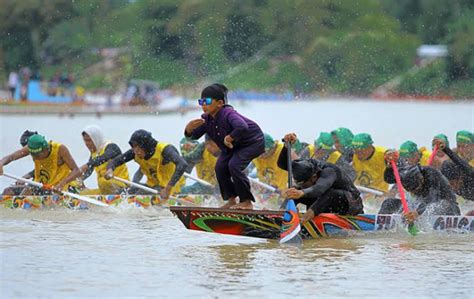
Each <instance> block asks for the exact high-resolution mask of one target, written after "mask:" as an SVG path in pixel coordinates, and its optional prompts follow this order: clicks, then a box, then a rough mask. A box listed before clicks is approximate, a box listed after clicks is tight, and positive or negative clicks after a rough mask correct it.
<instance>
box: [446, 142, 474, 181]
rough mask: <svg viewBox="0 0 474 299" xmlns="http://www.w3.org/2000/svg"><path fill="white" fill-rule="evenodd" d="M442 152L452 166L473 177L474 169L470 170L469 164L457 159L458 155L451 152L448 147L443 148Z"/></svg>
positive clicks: (459, 158)
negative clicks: (452, 163)
mask: <svg viewBox="0 0 474 299" xmlns="http://www.w3.org/2000/svg"><path fill="white" fill-rule="evenodd" d="M443 152H444V153H445V154H446V155H447V156H448V157H449V158H450V159H451V160H452V161H453V162H454V164H456V165H458V166H459V167H461V169H462V171H463V172H464V173H466V174H469V175H470V176H474V168H472V167H471V165H469V163H467V162H466V161H464V160H463V159H461V157H459V155H458V154H456V153H455V152H453V151H452V150H451V149H450V148H449V147H445V148H443Z"/></svg>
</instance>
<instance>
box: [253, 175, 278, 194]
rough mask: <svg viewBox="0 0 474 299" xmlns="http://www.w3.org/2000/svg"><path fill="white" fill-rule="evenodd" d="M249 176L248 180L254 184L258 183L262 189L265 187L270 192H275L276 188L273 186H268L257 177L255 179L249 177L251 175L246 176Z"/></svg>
mask: <svg viewBox="0 0 474 299" xmlns="http://www.w3.org/2000/svg"><path fill="white" fill-rule="evenodd" d="M248 178H249V181H250V182H251V183H253V184H255V185H258V186H260V187H262V188H264V189H267V190H268V191H270V192H276V191H277V189H276V188H275V187H273V186H270V185H268V184H265V183H264V182H262V181H260V180H259V179H256V178H251V177H248Z"/></svg>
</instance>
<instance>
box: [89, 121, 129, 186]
mask: <svg viewBox="0 0 474 299" xmlns="http://www.w3.org/2000/svg"><path fill="white" fill-rule="evenodd" d="M81 135H82V139H83V140H84V144H85V145H86V147H87V149H88V150H89V152H90V153H91V155H90V157H89V161H88V162H87V163H86V164H84V165H82V166H81V167H80V169H81V173H82V176H81V178H82V180H85V179H87V178H88V177H89V176H90V175H91V174H92V172H93V171H94V170H95V172H96V175H97V185H98V188H97V189H85V190H82V191H81V194H83V195H106V194H120V193H121V192H122V191H123V189H124V188H126V187H127V185H126V184H124V183H122V182H119V181H117V180H107V179H106V178H105V173H106V171H107V168H106V166H107V163H108V162H109V161H111V160H112V159H113V158H115V157H117V156H119V155H120V154H122V151H121V150H120V147H119V146H118V145H117V144H116V143H113V142H111V141H108V140H106V139H105V137H104V133H103V132H102V129H101V128H100V127H99V126H96V125H91V126H87V127H85V128H84V130H83V131H82V134H81ZM113 175H114V176H115V177H119V178H122V179H125V180H128V179H129V177H128V168H127V165H126V164H123V165H120V166H119V167H117V168H115V169H114V172H113Z"/></svg>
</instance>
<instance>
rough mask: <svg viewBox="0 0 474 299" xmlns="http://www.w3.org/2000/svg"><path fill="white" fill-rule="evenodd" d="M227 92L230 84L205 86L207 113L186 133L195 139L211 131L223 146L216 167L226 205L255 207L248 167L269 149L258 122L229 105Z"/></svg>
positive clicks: (192, 122)
mask: <svg viewBox="0 0 474 299" xmlns="http://www.w3.org/2000/svg"><path fill="white" fill-rule="evenodd" d="M227 93H228V89H227V87H225V86H224V85H222V84H218V83H215V84H212V85H210V86H207V87H206V88H204V89H203V90H202V92H201V98H200V99H199V100H198V102H199V105H201V106H202V110H203V111H204V114H202V115H201V118H200V119H195V120H192V121H190V122H189V123H188V124H187V125H186V128H185V133H184V134H185V136H187V137H191V138H192V139H199V138H200V137H201V136H202V135H204V134H208V135H209V137H210V138H211V139H212V140H213V141H214V142H215V143H216V144H217V146H218V147H219V148H220V150H221V154H220V155H219V158H218V159H217V163H216V168H215V170H216V176H217V181H218V183H219V189H220V192H221V196H222V199H223V200H224V201H227V203H226V204H225V205H224V206H223V207H222V208H236V209H252V208H253V204H252V202H253V201H255V198H254V196H253V194H252V192H251V191H250V182H249V179H248V178H247V175H246V174H245V172H244V170H245V168H247V166H248V165H249V163H250V162H251V161H252V160H253V159H255V158H257V157H258V156H259V155H261V154H262V153H263V152H265V141H264V137H263V132H262V130H261V129H260V127H259V126H258V125H257V124H256V123H255V122H254V121H252V120H250V119H248V118H246V117H244V116H242V115H241V114H239V113H238V112H237V111H236V110H234V108H233V107H232V106H230V105H228V102H227ZM237 196H238V197H239V200H240V202H239V203H237V199H236V198H237Z"/></svg>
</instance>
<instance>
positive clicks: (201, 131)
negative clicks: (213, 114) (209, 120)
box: [184, 124, 206, 140]
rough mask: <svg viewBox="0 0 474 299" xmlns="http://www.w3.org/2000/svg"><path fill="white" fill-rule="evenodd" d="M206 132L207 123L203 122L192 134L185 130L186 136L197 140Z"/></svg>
mask: <svg viewBox="0 0 474 299" xmlns="http://www.w3.org/2000/svg"><path fill="white" fill-rule="evenodd" d="M205 133H206V125H205V124H202V125H201V126H199V127H197V128H196V129H194V130H193V131H192V132H191V133H190V134H188V133H187V132H186V130H185V131H184V136H186V137H189V138H191V139H193V140H197V139H199V138H201V137H202V135H204V134H205Z"/></svg>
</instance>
